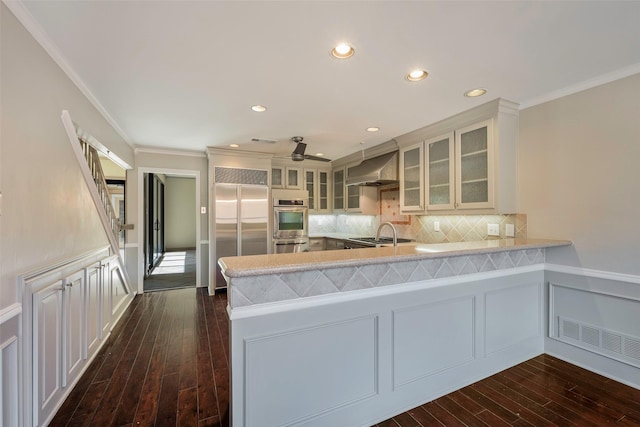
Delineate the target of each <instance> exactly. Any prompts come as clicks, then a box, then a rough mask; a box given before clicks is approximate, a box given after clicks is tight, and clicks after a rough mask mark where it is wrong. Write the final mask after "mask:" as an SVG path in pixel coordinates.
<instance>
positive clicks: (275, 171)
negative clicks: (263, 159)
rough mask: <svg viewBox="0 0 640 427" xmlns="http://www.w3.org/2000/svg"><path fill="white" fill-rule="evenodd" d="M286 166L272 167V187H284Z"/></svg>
mask: <svg viewBox="0 0 640 427" xmlns="http://www.w3.org/2000/svg"><path fill="white" fill-rule="evenodd" d="M284 169H285V168H284V166H272V167H271V188H284Z"/></svg>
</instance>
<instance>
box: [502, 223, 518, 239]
mask: <svg viewBox="0 0 640 427" xmlns="http://www.w3.org/2000/svg"><path fill="white" fill-rule="evenodd" d="M504 235H505V236H507V237H516V227H515V226H514V225H513V224H506V225H505V227H504Z"/></svg>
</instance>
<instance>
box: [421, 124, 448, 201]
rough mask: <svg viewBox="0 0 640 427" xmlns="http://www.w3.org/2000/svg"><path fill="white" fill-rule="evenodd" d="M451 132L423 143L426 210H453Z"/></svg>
mask: <svg viewBox="0 0 640 427" xmlns="http://www.w3.org/2000/svg"><path fill="white" fill-rule="evenodd" d="M453 155H454V143H453V132H451V133H448V134H446V135H441V136H439V137H436V138H432V139H429V140H427V141H425V163H426V165H427V173H426V180H425V182H426V188H427V191H426V193H427V210H447V209H454V203H455V198H454V190H455V186H454V184H453V182H454V173H453V172H454V169H453V165H454V161H453V159H454V157H453Z"/></svg>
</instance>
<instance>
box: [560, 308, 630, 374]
mask: <svg viewBox="0 0 640 427" xmlns="http://www.w3.org/2000/svg"><path fill="white" fill-rule="evenodd" d="M558 322H559V326H560V328H559V336H558V337H557V339H559V340H560V341H563V342H566V343H567V344H571V345H574V346H576V347H580V348H583V349H585V350H589V351H591V352H594V353H597V354H600V355H602V356H607V357H609V358H612V359H615V360H618V361H620V362H624V363H627V364H629V365H632V366H636V367H639V368H640V338H638V337H632V336H629V335H625V334H622V333H620V332H615V331H609V330H606V329H603V328H600V327H597V326H594V325H588V324H585V323H581V322H578V321H576V320H573V319H567V318H565V317H562V316H558Z"/></svg>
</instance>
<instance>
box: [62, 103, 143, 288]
mask: <svg viewBox="0 0 640 427" xmlns="http://www.w3.org/2000/svg"><path fill="white" fill-rule="evenodd" d="M61 119H62V124H63V125H64V128H65V130H66V132H67V136H68V137H69V141H70V142H71V146H72V147H73V152H74V154H75V155H76V159H77V160H78V163H79V165H80V170H81V172H82V175H83V176H84V180H85V182H86V183H87V187H88V188H89V193H90V194H91V198H92V199H93V203H94V205H95V207H96V211H97V212H98V216H99V217H100V221H101V222H102V226H103V228H104V230H105V234H106V235H107V239H108V240H109V246H110V247H111V253H112V254H113V255H116V256H117V257H118V261H119V264H120V270H121V272H122V276H123V278H124V285H125V287H126V288H127V293H129V294H131V291H132V287H131V280H130V279H129V275H128V274H127V269H126V268H125V263H124V259H123V258H122V252H121V251H120V243H119V240H120V239H119V237H118V236H119V234H120V232H121V231H122V228H123V225H122V224H121V223H120V220H119V219H118V217H117V216H116V214H115V211H114V209H113V205H112V204H111V197H110V195H109V189H108V187H107V182H106V180H105V178H104V172H103V171H102V166H101V165H100V158H99V156H98V152H97V150H96V149H95V148H94V147H93V146H91V145H89V144H88V143H87V142H86V141H83V140H82V139H81V138H80V137H78V135H77V133H76V126H75V125H74V124H73V121H72V120H71V115H70V114H69V112H68V111H67V110H64V111H62V116H61Z"/></svg>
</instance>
